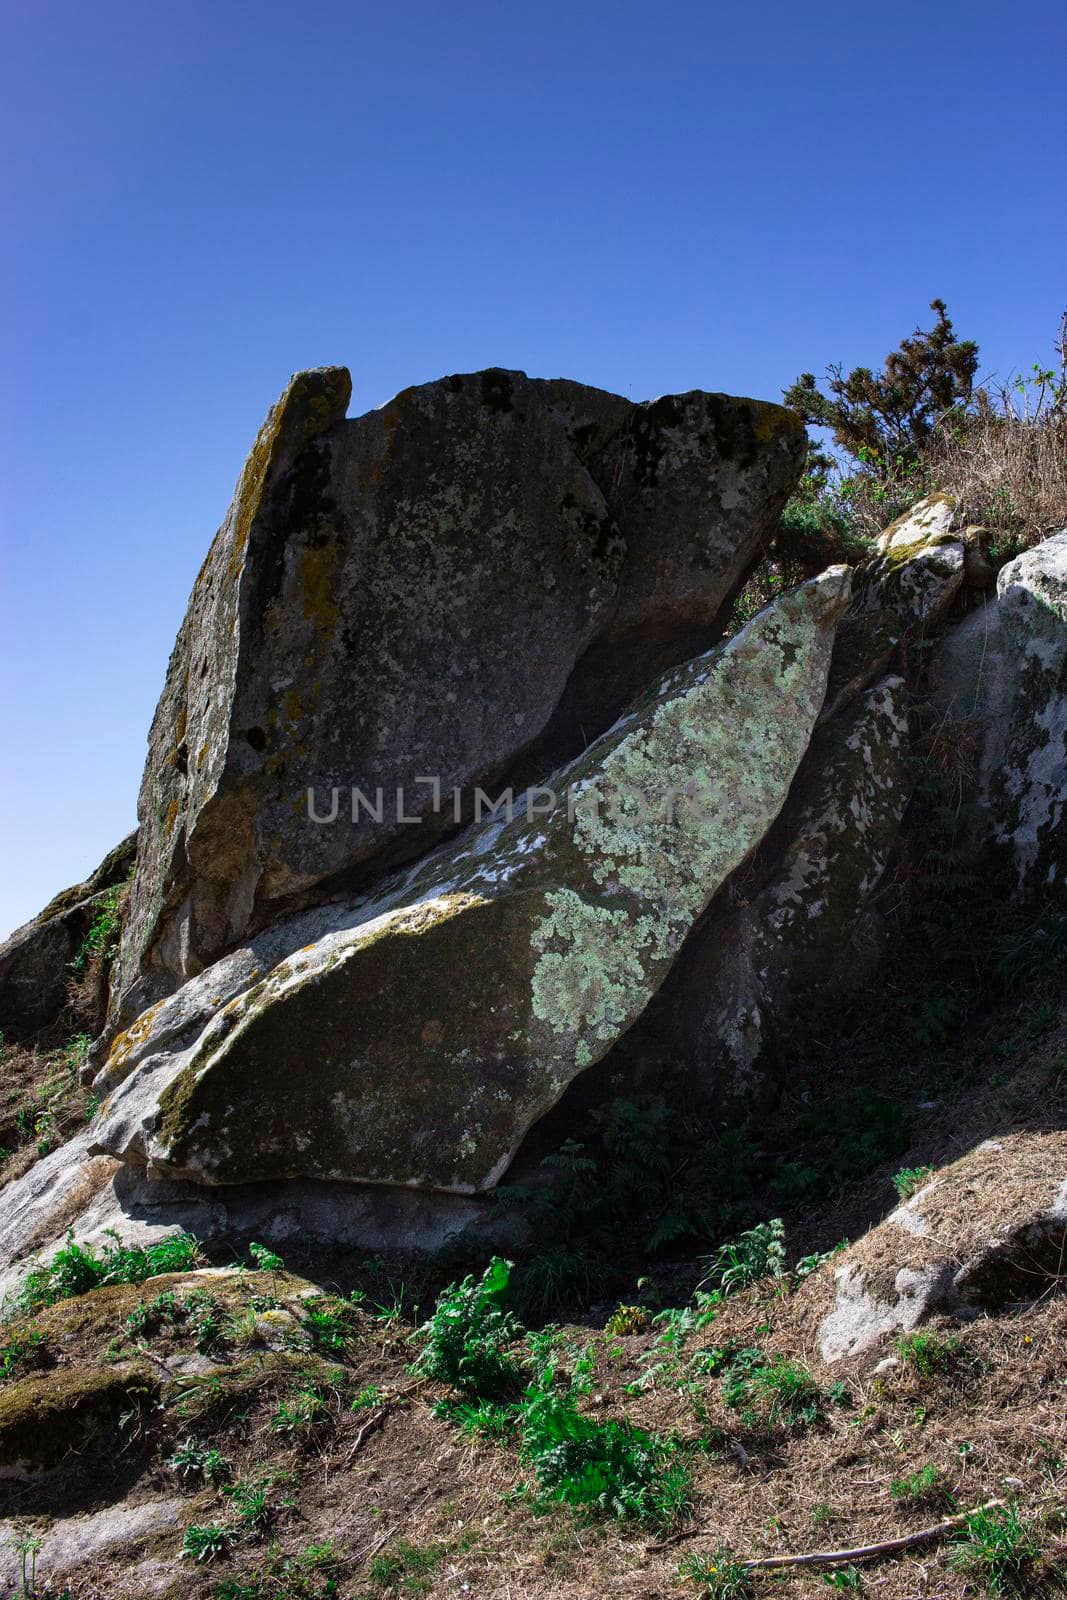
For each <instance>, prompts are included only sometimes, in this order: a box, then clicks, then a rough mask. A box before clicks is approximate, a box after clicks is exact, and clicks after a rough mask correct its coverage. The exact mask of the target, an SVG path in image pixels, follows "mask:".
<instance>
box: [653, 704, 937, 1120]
mask: <svg viewBox="0 0 1067 1600" xmlns="http://www.w3.org/2000/svg"><path fill="white" fill-rule="evenodd" d="M911 789H912V777H911V767H910V741H909V737H908V713H907V686H906V684H905V682H904V680H903V678H900V677H897V676H893V677H889V678H884V679H883V680H882V681H881V682H880V683H878V684H876V685H875V687H874V688H873V689H870V690H868V692H867V693H866V694H864V695H862V696H861V697H860V699H858V700H857V701H855V702H854V703H853V704H852V705H851V706H849V707H847V708H846V709H845V710H844V711H842V712H841V713H840V714H839V715H838V716H837V717H835V718H834V719H833V720H832V721H831V722H829V723H827V724H826V725H825V726H823V727H820V728H819V729H818V731H817V732H816V734H815V737H814V739H813V740H812V743H811V746H810V748H809V749H808V752H807V754H806V755H805V757H804V761H803V763H802V765H801V768H800V770H799V772H798V773H797V776H796V780H795V782H794V784H793V787H792V790H791V791H790V795H789V799H788V801H787V802H786V805H785V807H784V809H783V811H782V814H781V816H780V817H779V819H778V821H777V823H776V824H775V826H774V828H773V829H772V830H771V834H770V835H769V836H768V839H767V841H766V844H765V846H764V848H763V849H761V851H760V855H764V854H765V853H766V854H767V856H768V857H769V860H770V861H771V862H772V863H773V865H771V866H770V867H769V869H766V868H765V869H764V872H763V874H762V879H761V881H762V887H759V888H758V890H757V892H756V893H754V894H751V896H750V898H748V899H747V903H744V904H742V905H740V906H736V905H726V906H724V907H723V908H722V910H721V911H720V912H719V913H718V914H717V915H716V914H714V912H713V913H712V914H711V915H710V916H709V919H708V921H707V923H706V925H703V926H701V927H700V928H699V929H698V930H697V931H696V932H695V933H694V935H693V937H692V939H691V940H690V943H689V945H688V946H687V949H686V953H685V956H684V957H683V959H682V960H681V961H679V963H678V966H677V967H676V969H675V971H674V972H673V973H672V974H671V977H670V979H669V980H668V984H669V987H670V990H671V1000H672V1003H673V1004H672V1009H673V1012H674V1016H675V1037H676V1039H677V1045H678V1050H679V1052H680V1054H681V1056H682V1058H683V1059H684V1060H686V1061H687V1062H688V1063H689V1064H690V1066H691V1067H693V1068H694V1069H695V1071H696V1075H697V1079H698V1081H700V1082H701V1083H702V1085H704V1086H705V1087H706V1088H707V1090H708V1091H709V1092H710V1093H711V1094H712V1095H713V1096H714V1097H715V1099H716V1100H719V1101H724V1102H731V1101H734V1102H744V1101H746V1100H749V1101H751V1100H752V1099H753V1098H758V1097H759V1096H760V1095H761V1094H762V1093H763V1091H764V1090H765V1089H766V1087H767V1085H768V1081H769V1078H768V1069H770V1068H773V1067H774V1065H775V1062H776V1058H777V1056H778V1055H779V1054H780V1053H781V1052H782V1051H784V1050H788V1049H795V1047H796V1045H797V1043H798V1039H800V1038H802V1037H803V1036H804V1034H805V1033H806V1032H808V1031H809V1030H810V1028H811V1027H812V1026H813V1025H815V1023H816V1022H818V1021H821V1020H824V1018H825V1013H826V1011H827V1009H828V1008H829V1007H830V1006H832V1005H833V1003H834V999H835V997H836V996H839V995H840V994H841V992H842V990H843V989H849V988H854V986H855V985H856V984H857V983H862V982H863V981H864V974H865V973H869V972H870V970H871V969H872V968H873V966H874V965H875V964H876V962H877V959H878V956H879V954H880V939H879V936H878V927H877V923H876V922H874V923H872V920H871V918H870V916H869V914H868V904H869V901H870V898H871V896H872V894H873V893H874V891H875V889H876V888H877V887H878V884H879V883H880V881H881V878H882V875H883V873H884V872H885V869H886V866H887V865H888V862H889V858H890V853H891V851H892V848H893V843H894V841H895V839H896V836H897V832H898V830H899V828H900V823H901V819H902V818H903V815H904V811H905V809H906V807H907V804H908V800H909V798H910V795H911ZM757 859H758V858H757ZM770 1081H773V1071H772V1072H771V1073H770Z"/></svg>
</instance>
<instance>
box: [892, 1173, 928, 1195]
mask: <svg viewBox="0 0 1067 1600" xmlns="http://www.w3.org/2000/svg"><path fill="white" fill-rule="evenodd" d="M933 1170H934V1169H933V1167H901V1169H900V1171H899V1172H895V1173H894V1174H893V1188H894V1189H895V1190H896V1191H897V1194H898V1195H899V1196H900V1199H901V1200H910V1199H911V1197H912V1195H913V1194H918V1192H919V1190H920V1189H921V1188H922V1187H923V1185H924V1184H925V1182H926V1180H927V1178H929V1177H930V1175H931V1173H932V1172H933Z"/></svg>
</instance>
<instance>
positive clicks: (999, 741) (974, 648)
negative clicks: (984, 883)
mask: <svg viewBox="0 0 1067 1600" xmlns="http://www.w3.org/2000/svg"><path fill="white" fill-rule="evenodd" d="M928 701H929V708H930V716H931V720H932V721H933V723H934V725H936V726H938V727H941V728H943V729H952V730H954V731H955V733H956V736H957V737H958V738H959V739H961V740H962V739H966V740H967V742H968V744H969V746H970V747H971V748H972V749H973V752H974V759H973V765H974V769H975V770H974V777H973V783H972V792H971V794H970V795H969V797H968V798H969V800H970V801H972V802H973V804H972V808H971V809H972V812H973V815H974V817H975V821H974V823H973V824H972V829H971V832H972V835H973V839H972V850H973V853H974V855H975V857H977V856H979V855H980V854H981V853H982V851H983V850H984V849H988V848H989V847H990V846H991V847H992V850H993V852H994V855H995V856H997V855H998V856H999V857H1000V859H1001V860H1003V861H1006V863H1007V869H1008V877H1009V879H1010V886H1011V888H1012V889H1013V891H1014V892H1015V893H1016V894H1017V895H1019V896H1020V897H1021V898H1025V899H1029V900H1032V901H1040V900H1043V899H1050V900H1056V901H1062V900H1063V899H1064V897H1065V896H1067V829H1065V827H1064V811H1065V805H1067V531H1065V532H1063V533H1059V534H1056V535H1055V536H1054V537H1053V538H1050V539H1046V540H1045V542H1044V543H1043V544H1039V545H1037V546H1035V548H1034V549H1032V550H1027V551H1026V552H1025V553H1024V554H1023V555H1021V556H1019V557H1017V559H1016V560H1014V561H1012V562H1009V564H1008V565H1007V566H1006V567H1004V568H1003V569H1002V571H1001V573H1000V576H999V578H998V580H997V595H996V598H995V599H994V600H990V601H989V602H988V603H987V604H986V605H984V606H982V607H980V608H979V609H978V610H976V611H973V612H971V613H970V615H968V616H967V617H965V618H964V619H963V620H962V621H961V622H959V623H958V624H957V625H956V626H955V627H954V628H953V629H952V630H951V631H950V632H949V633H948V634H947V635H946V636H945V638H944V640H943V641H942V642H941V644H940V645H939V647H938V649H937V651H936V652H935V654H934V656H933V659H932V661H931V663H930V669H929V673H928Z"/></svg>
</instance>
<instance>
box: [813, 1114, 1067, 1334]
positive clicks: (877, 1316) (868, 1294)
mask: <svg viewBox="0 0 1067 1600" xmlns="http://www.w3.org/2000/svg"><path fill="white" fill-rule="evenodd" d="M1065 1251H1067V1132H1064V1131H1060V1130H1058V1131H1055V1132H1051V1133H1043V1134H1037V1133H1031V1132H1025V1133H1013V1134H1009V1135H1006V1136H1005V1137H1004V1138H1003V1139H997V1140H993V1139H987V1140H986V1141H984V1142H983V1143H982V1144H980V1145H978V1146H977V1147H976V1148H975V1149H974V1150H972V1151H971V1152H970V1153H969V1154H968V1155H966V1156H964V1157H963V1158H962V1159H961V1160H959V1161H955V1162H953V1164H952V1165H951V1166H949V1167H945V1168H943V1169H942V1170H941V1171H940V1172H938V1173H937V1174H936V1175H935V1176H934V1177H933V1178H931V1179H930V1181H929V1183H927V1184H926V1185H925V1186H924V1187H923V1188H922V1189H920V1190H919V1192H918V1193H917V1194H914V1195H912V1197H911V1198H910V1199H909V1200H907V1201H906V1202H905V1203H904V1204H903V1205H901V1206H898V1207H897V1209H896V1210H895V1211H893V1212H892V1213H891V1214H890V1215H889V1216H888V1217H887V1218H886V1219H885V1221H884V1222H883V1223H881V1224H880V1225H879V1226H878V1227H877V1228H874V1229H873V1230H872V1231H871V1232H870V1233H868V1234H867V1235H866V1236H865V1237H864V1238H862V1239H860V1240H859V1241H858V1242H857V1243H856V1244H855V1245H852V1246H851V1247H850V1248H849V1249H848V1250H847V1251H845V1253H844V1254H843V1256H842V1257H841V1258H840V1264H839V1265H838V1267H837V1269H836V1271H835V1272H834V1286H835V1300H834V1305H833V1308H832V1310H831V1311H830V1312H829V1314H828V1315H826V1316H825V1317H824V1318H823V1320H822V1322H821V1323H820V1326H819V1332H818V1344H819V1351H820V1354H821V1355H822V1358H823V1360H824V1361H838V1360H840V1359H841V1357H843V1356H849V1355H856V1354H858V1353H859V1352H861V1351H864V1350H867V1349H869V1348H870V1347H871V1346H872V1345H874V1344H876V1343H877V1342H878V1340H879V1339H881V1338H882V1337H883V1336H884V1335H885V1334H887V1333H907V1332H909V1331H910V1330H911V1329H912V1328H915V1327H918V1326H919V1324H920V1323H922V1322H925V1321H926V1320H927V1319H928V1318H930V1317H933V1316H936V1315H941V1314H943V1315H949V1316H955V1317H959V1318H962V1319H966V1320H971V1319H973V1318H974V1317H977V1316H980V1315H982V1314H983V1313H984V1312H995V1311H1000V1310H1003V1309H1004V1308H1005V1307H1006V1306H1008V1305H1011V1304H1013V1303H1016V1302H1022V1301H1026V1302H1029V1301H1034V1300H1037V1299H1038V1298H1040V1296H1041V1294H1042V1293H1043V1292H1044V1290H1045V1289H1046V1288H1047V1287H1048V1286H1049V1285H1051V1284H1052V1283H1053V1282H1054V1281H1055V1279H1056V1277H1057V1275H1060V1276H1062V1271H1063V1260H1064V1253H1065Z"/></svg>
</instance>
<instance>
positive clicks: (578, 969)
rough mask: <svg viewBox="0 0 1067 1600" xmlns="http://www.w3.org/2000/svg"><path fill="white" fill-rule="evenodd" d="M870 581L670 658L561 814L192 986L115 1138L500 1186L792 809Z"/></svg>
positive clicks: (131, 1086) (552, 813) (174, 1158)
mask: <svg viewBox="0 0 1067 1600" xmlns="http://www.w3.org/2000/svg"><path fill="white" fill-rule="evenodd" d="M848 592H849V573H848V569H847V568H831V569H830V571H829V572H827V573H824V574H823V575H822V576H821V577H820V578H817V579H813V580H812V581H811V582H809V583H807V584H805V585H803V586H802V587H801V588H799V589H797V590H795V591H793V592H792V593H790V594H787V595H785V596H783V597H782V598H781V599H779V600H778V601H777V602H776V603H775V604H774V605H773V606H771V607H769V608H768V609H767V610H766V611H764V612H762V613H761V614H760V616H759V617H757V618H755V619H754V621H753V622H751V623H750V624H749V625H748V627H747V628H746V629H745V630H744V631H743V632H742V633H740V634H738V635H737V636H736V637H735V638H734V639H732V640H730V641H729V643H728V644H727V645H725V646H722V647H719V648H718V649H716V650H713V651H711V652H710V653H708V654H707V655H705V656H702V657H699V658H697V659H696V660H695V661H691V662H687V663H686V664H685V665H684V666H682V667H679V668H675V669H673V670H672V671H670V672H669V673H668V674H666V676H664V677H663V678H661V679H660V680H659V681H658V682H657V683H656V684H655V685H654V686H653V688H652V689H650V690H649V691H647V692H646V693H645V695H643V696H642V697H641V698H640V699H639V700H638V702H637V703H636V705H635V707H634V708H633V709H632V710H631V711H630V712H629V713H628V714H627V715H626V716H625V717H624V718H623V719H622V720H621V721H620V722H619V723H617V724H616V726H615V727H614V728H612V729H611V730H610V731H609V732H608V733H607V734H605V735H603V736H602V737H601V738H600V739H599V740H597V741H596V742H595V743H594V744H593V745H592V746H591V747H590V748H589V750H587V751H586V752H585V753H584V754H583V755H582V756H580V757H579V758H577V759H576V760H575V761H574V762H572V763H571V764H570V765H569V766H567V767H565V768H563V769H562V770H561V771H560V772H559V773H557V774H556V775H555V777H554V778H553V779H551V780H549V781H548V784H547V785H546V787H547V788H548V789H551V790H552V791H553V792H554V794H555V795H556V797H557V803H556V804H555V805H554V806H548V805H547V804H546V803H545V802H544V800H543V797H542V801H541V804H542V809H543V810H546V811H547V814H546V815H544V816H543V817H542V818H536V817H535V818H534V819H533V820H530V819H529V817H528V816H526V815H524V814H522V813H521V812H520V814H519V815H517V816H516V817H515V818H514V820H513V821H511V822H507V821H505V820H504V819H503V818H501V819H500V820H499V821H497V822H494V823H492V824H490V825H489V826H488V827H483V828H481V829H480V830H475V831H473V832H471V833H468V834H467V835H465V836H463V837H462V838H461V839H459V840H458V841H456V842H455V843H453V844H450V845H445V846H442V847H441V848H439V849H438V850H437V851H436V852H434V853H433V854H432V855H430V856H429V857H427V858H426V859H425V860H424V861H422V862H420V863H419V864H418V865H417V866H416V867H415V868H413V869H412V870H411V871H410V872H408V873H407V874H406V875H404V876H402V877H400V878H397V879H395V880H393V881H392V883H391V884H390V885H388V886H383V888H382V890H381V891H380V892H379V893H378V895H377V896H375V897H374V898H373V899H370V900H364V901H361V902H357V903H356V904H349V905H347V906H344V905H342V906H333V907H329V908H325V907H322V908H319V909H318V910H317V911H315V912H311V913H306V914H305V915H304V916H302V917H297V918H294V919H292V920H291V921H290V922H288V923H283V924H279V925H276V926H275V927H274V928H273V929H272V930H271V931H270V933H269V934H268V935H266V936H264V938H263V940H262V941H256V940H253V941H251V943H250V945H249V947H248V948H247V949H246V950H244V951H241V952H238V953H237V954H235V955H234V956H232V957H230V958H227V959H224V960H223V961H222V962H220V963H218V964H217V965H216V966H215V967H214V968H212V969H209V970H208V971H207V972H205V973H204V974H202V975H201V976H200V977H198V978H196V979H193V980H192V981H191V982H190V983H189V984H188V985H186V987H185V989H184V990H183V991H181V992H180V993H179V994H177V995H175V996H173V997H172V998H171V999H170V1000H168V1001H166V1002H164V1003H163V1004H161V1005H159V1006H158V1007H157V1008H155V1009H154V1010H153V1011H152V1012H150V1013H149V1014H147V1015H146V1016H145V1017H143V1018H142V1019H140V1020H139V1022H138V1023H137V1024H135V1027H134V1029H132V1030H131V1031H130V1033H129V1034H127V1035H126V1036H121V1037H120V1038H118V1039H117V1040H116V1041H115V1044H114V1046H113V1049H112V1052H111V1057H110V1058H109V1061H108V1063H107V1064H106V1066H105V1068H104V1070H103V1073H102V1074H101V1078H100V1088H101V1090H102V1091H103V1090H109V1089H110V1091H111V1092H110V1095H109V1098H108V1100H107V1103H106V1104H105V1106H104V1107H103V1108H102V1112H101V1124H100V1126H99V1128H98V1130H97V1131H96V1134H95V1140H94V1147H95V1148H96V1149H98V1150H100V1151H102V1152H107V1153H110V1154H113V1155H118V1156H121V1157H122V1158H123V1159H125V1160H128V1161H134V1162H143V1163H147V1164H148V1165H149V1167H150V1168H151V1169H152V1171H154V1172H159V1173H162V1174H168V1175H171V1176H179V1177H189V1178H195V1179H197V1180H198V1181H200V1182H203V1183H209V1184H221V1183H241V1182H250V1181H254V1180H257V1179H266V1178H280V1177H315V1178H324V1179H345V1180H354V1181H363V1182H370V1183H393V1184H408V1185H412V1186H415V1187H423V1188H430V1189H442V1190H447V1191H453V1192H458V1193H467V1192H472V1191H476V1190H479V1189H482V1188H486V1187H488V1186H489V1185H491V1184H492V1183H494V1182H495V1181H496V1179H497V1178H498V1177H499V1175H500V1174H501V1172H502V1171H503V1170H504V1168H505V1167H506V1165H507V1164H508V1162H509V1161H510V1159H511V1157H512V1155H513V1154H514V1152H515V1150H516V1148H517V1146H518V1144H519V1143H520V1142H521V1140H522V1138H523V1136H524V1135H525V1133H526V1131H527V1130H528V1128H529V1127H530V1125H531V1124H532V1123H533V1121H534V1120H535V1119H536V1118H538V1117H540V1116H541V1115H542V1114H543V1113H544V1112H545V1111H547V1110H548V1109H549V1108H550V1107H551V1106H552V1105H553V1104H554V1103H555V1102H556V1100H557V1099H558V1098H559V1096H560V1095H561V1094H562V1092H563V1090H564V1089H565V1088H566V1086H567V1084H568V1083H569V1082H571V1080H572V1079H573V1078H574V1077H575V1076H576V1075H577V1074H578V1073H580V1072H581V1071H583V1070H584V1069H585V1068H586V1067H588V1066H589V1065H590V1064H591V1063H593V1062H594V1061H596V1060H598V1059H599V1058H600V1057H601V1056H602V1055H604V1053H605V1052H606V1051H607V1050H608V1048H609V1047H610V1046H611V1044H612V1043H613V1042H614V1041H615V1040H616V1039H617V1038H618V1037H619V1035H620V1034H621V1033H622V1032H624V1031H625V1029H626V1028H628V1027H629V1026H630V1025H631V1024H632V1023H633V1021H634V1020H635V1018H636V1017H637V1016H638V1015H640V1013H641V1011H642V1010H643V1009H644V1007H645V1005H646V1004H647V1002H648V1000H649V998H650V996H651V995H652V994H653V993H654V992H655V990H656V989H657V988H658V987H659V985H660V983H661V982H662V981H663V978H664V977H665V975H666V973H667V971H668V970H669V968H670V965H671V963H672V961H673V959H674V957H675V955H676V953H677V951H678V949H679V947H680V946H681V943H682V941H683V939H684V938H685V935H686V934H687V932H688V931H689V928H690V927H691V925H692V923H693V921H694V919H695V918H696V917H697V916H699V915H700V913H701V912H702V911H703V909H704V908H705V906H706V905H707V904H708V902H709V901H710V899H711V898H712V896H713V895H714V893H715V891H716V890H717V889H718V887H719V886H720V884H721V883H722V882H723V881H724V879H725V878H726V877H727V875H728V874H729V873H730V872H731V871H732V870H733V869H734V868H735V867H736V866H737V864H738V863H739V862H740V861H741V860H742V859H743V858H744V857H745V856H746V855H747V854H748V852H749V851H750V850H751V849H752V848H753V847H754V846H755V845H756V844H758V842H759V841H760V839H761V838H762V837H763V835H764V834H765V833H766V831H767V828H768V827H769V825H770V824H771V823H772V822H773V820H774V818H775V816H776V815H777V813H778V811H779V810H780V808H781V805H782V803H783V801H784V800H785V797H786V794H787V793H788V790H789V786H790V783H791V782H792V779H793V776H794V773H795V771H796V768H797V766H798V764H799V762H800V760H801V757H802V756H803V754H804V751H805V749H806V747H807V744H808V740H809V737H810V734H811V729H812V727H813V725H814V721H815V718H816V716H817V714H818V710H819V707H820V706H821V704H822V699H823V695H824V692H825V683H826V670H827V665H828V661H829V655H830V648H831V645H832V640H833V634H834V628H835V624H836V621H837V618H838V616H839V615H840V613H841V611H842V610H843V608H844V606H845V605H846V604H847V599H848ZM568 796H570V801H569V802H568ZM531 798H532V799H534V800H536V799H537V798H538V797H537V795H536V794H534V795H532V796H531ZM598 799H599V804H597V801H598ZM279 957H282V959H279ZM116 1085H117V1087H115V1086H116Z"/></svg>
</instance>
